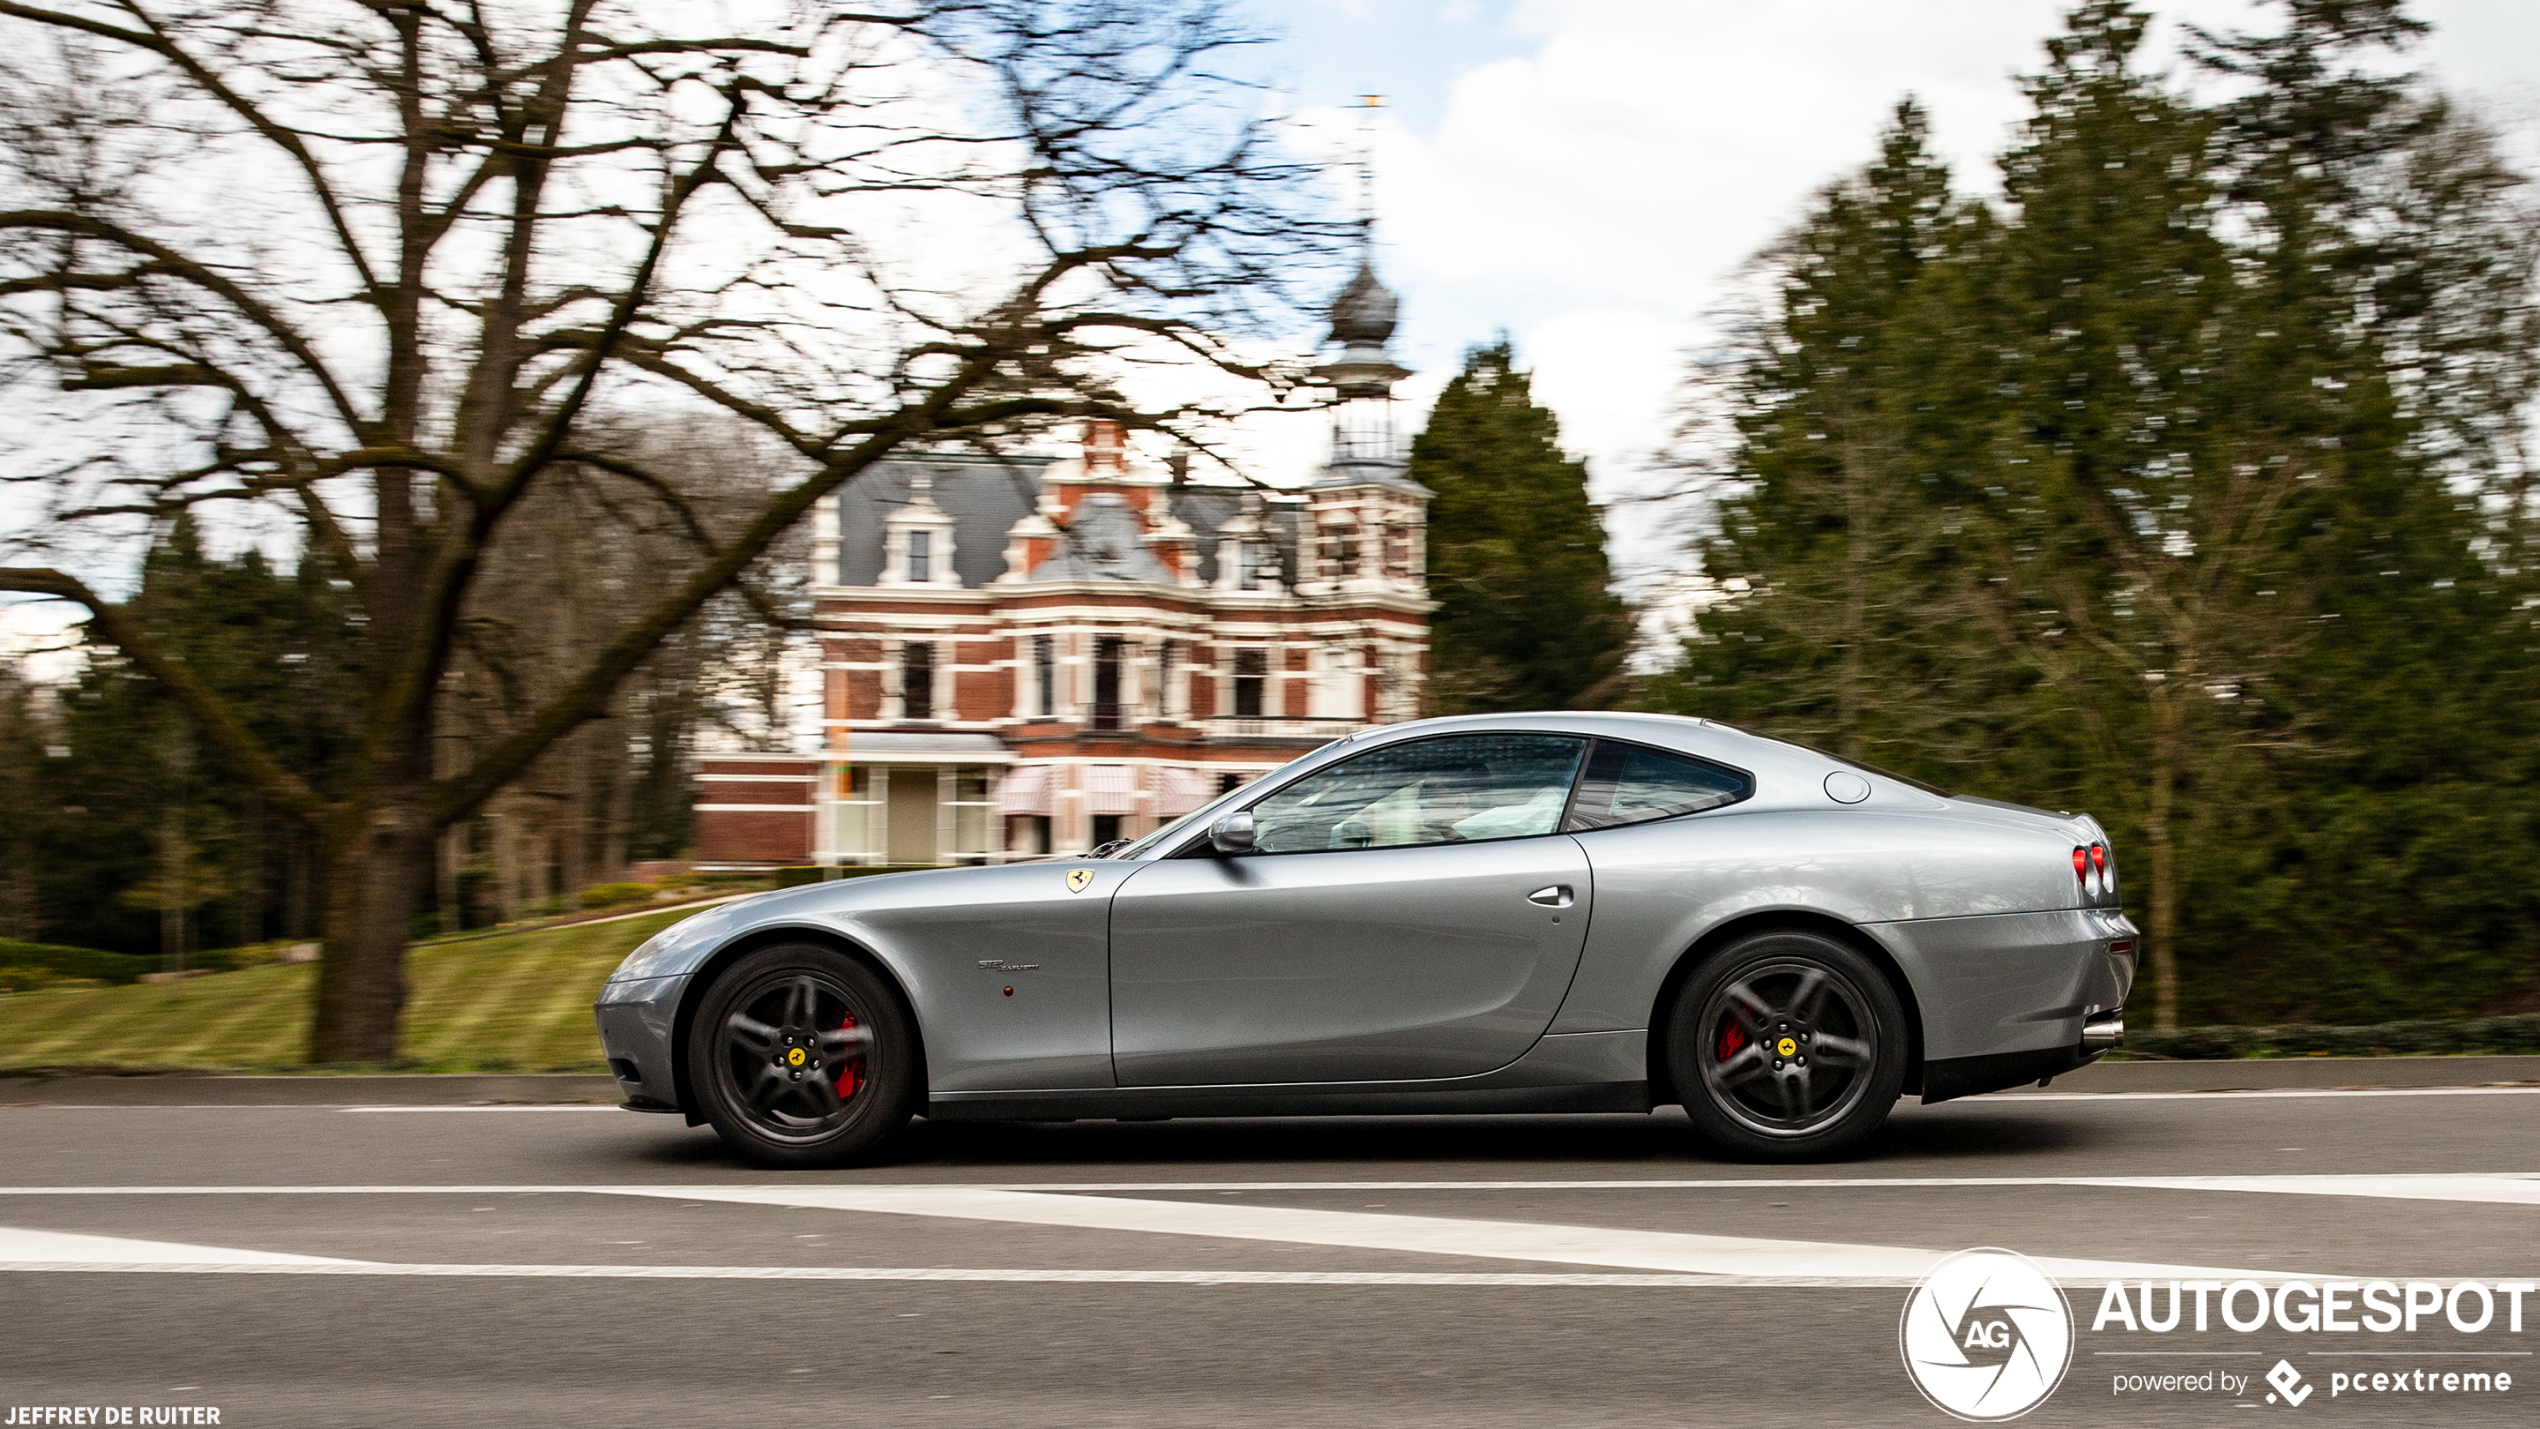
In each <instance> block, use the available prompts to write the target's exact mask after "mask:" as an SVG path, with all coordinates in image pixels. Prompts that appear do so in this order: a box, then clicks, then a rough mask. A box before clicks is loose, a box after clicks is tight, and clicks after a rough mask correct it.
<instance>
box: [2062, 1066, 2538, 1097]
mask: <svg viewBox="0 0 2540 1429" xmlns="http://www.w3.org/2000/svg"><path fill="white" fill-rule="evenodd" d="M2499 1083H2535V1084H2540V1057H2238V1058H2231V1059H2229V1060H2223V1061H2210V1062H2201V1061H2200V1062H2186V1061H2179V1062H2094V1063H2092V1064H2091V1065H2089V1066H2087V1067H2084V1068H2082V1069H2081V1070H2080V1071H2077V1072H2066V1073H2065V1074H2064V1075H2062V1076H2060V1077H2057V1078H2056V1079H2055V1082H2054V1085H2052V1086H2050V1087H2046V1088H2044V1089H2043V1090H2046V1091H2050V1092H2068V1093H2069V1092H2100V1093H2113V1092H2253V1091H2254V1092H2266V1091H2327V1090H2336V1089H2340V1088H2348V1087H2353V1088H2407V1087H2484V1086H2494V1085H2497V1084H2499ZM2020 1090H2021V1091H2030V1092H2033V1091H2038V1090H2040V1088H2038V1087H2035V1086H2029V1087H2023V1088H2021V1089H2020ZM2014 1095H2016V1093H2014Z"/></svg>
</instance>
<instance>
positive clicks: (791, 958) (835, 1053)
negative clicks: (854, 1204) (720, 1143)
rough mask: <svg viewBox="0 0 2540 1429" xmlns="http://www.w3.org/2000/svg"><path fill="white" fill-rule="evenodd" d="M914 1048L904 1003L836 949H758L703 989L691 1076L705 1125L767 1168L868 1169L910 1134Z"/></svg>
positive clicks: (691, 1038)
mask: <svg viewBox="0 0 2540 1429" xmlns="http://www.w3.org/2000/svg"><path fill="white" fill-rule="evenodd" d="M916 1067H917V1039H916V1036H915V1035H914V1033H913V1032H912V1031H911V1029H910V1021H909V1017H908V1014H907V1012H906V1011H905V1010H903V1009H902V1007H901V1005H900V1000H899V997H898V995H897V994H896V993H895V992H893V990H892V989H891V988H890V986H889V985H888V984H886V983H884V982H883V980H882V979H881V978H880V977H879V976H877V975H876V974H875V973H874V972H873V971H872V970H871V969H870V968H868V967H866V966H865V965H864V964H863V963H861V962H858V961H856V960H855V959H854V958H851V957H848V956H847V955H846V954H844V953H841V952H838V951H836V950H835V949H832V948H824V947H820V946H817V945H813V944H802V943H795V944H786V945H782V946H778V947H771V948H761V949H759V950H758V951H756V952H753V953H750V954H748V955H747V956H745V957H743V958H742V959H741V960H740V961H738V962H736V963H734V964H732V965H731V966H730V967H728V968H725V969H724V970H723V972H722V973H721V975H720V976H718V977H716V979H715V980H714V983H713V985H712V986H710V987H708V988H707V989H706V994H705V1000H704V1001H703V1002H701V1003H700V1004H699V1005H698V1007H697V1015H696V1019H695V1021H694V1022H693V1023H691V1024H690V1026H689V1030H688V1069H689V1075H690V1076H691V1077H692V1078H694V1080H695V1084H696V1089H697V1099H698V1101H699V1102H700V1103H701V1104H702V1107H703V1110H704V1111H705V1114H706V1119H707V1120H708V1121H710V1122H712V1123H713V1124H714V1129H715V1130H716V1131H717V1132H718V1133H720V1134H721V1135H722V1137H723V1139H724V1141H725V1142H727V1143H729V1144H730V1145H731V1146H732V1147H733V1148H734V1149H735V1150H738V1151H739V1152H741V1153H742V1154H743V1155H745V1156H748V1157H749V1158H750V1159H752V1160H754V1161H757V1162H759V1163H761V1164H763V1165H768V1166H784V1167H818V1166H841V1165H845V1164H847V1163H849V1162H852V1161H858V1160H867V1159H870V1158H872V1157H873V1156H874V1155H875V1154H876V1153H877V1152H878V1151H880V1150H881V1148H882V1147H883V1145H884V1144H885V1143H887V1142H888V1141H889V1140H890V1139H891V1137H892V1136H894V1135H896V1134H897V1133H898V1132H899V1131H901V1130H902V1129H903V1128H905V1127H906V1126H907V1125H908V1120H909V1114H910V1107H911V1106H912V1104H913V1101H914V1093H915V1085H916Z"/></svg>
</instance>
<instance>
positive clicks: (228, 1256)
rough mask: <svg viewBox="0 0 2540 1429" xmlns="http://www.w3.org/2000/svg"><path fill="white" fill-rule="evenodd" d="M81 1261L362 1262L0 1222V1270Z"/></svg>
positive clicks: (283, 1264) (286, 1264) (295, 1264)
mask: <svg viewBox="0 0 2540 1429" xmlns="http://www.w3.org/2000/svg"><path fill="white" fill-rule="evenodd" d="M64 1261H78V1262H84V1263H87V1264H92V1265H164V1264H168V1263H171V1262H181V1263H185V1264H191V1265H217V1266H249V1265H253V1266H281V1267H285V1268H292V1267H306V1266H312V1265H316V1266H347V1265H352V1266H357V1265H360V1264H362V1263H363V1262H361V1261H358V1260H336V1259H333V1258H331V1257H328V1256H322V1255H284V1254H282V1253H280V1252H278V1251H270V1250H231V1249H229V1248H227V1247H225V1246H217V1245H178V1244H174V1243H172V1242H168V1241H159V1240H122V1239H118V1238H117V1237H114V1236H103V1235H72V1234H70V1233H68V1232H65V1231H34V1230H20V1229H18V1228H16V1227H14V1226H0V1269H16V1268H19V1267H22V1266H24V1265H27V1264H39V1265H42V1264H58V1263H60V1262H64Z"/></svg>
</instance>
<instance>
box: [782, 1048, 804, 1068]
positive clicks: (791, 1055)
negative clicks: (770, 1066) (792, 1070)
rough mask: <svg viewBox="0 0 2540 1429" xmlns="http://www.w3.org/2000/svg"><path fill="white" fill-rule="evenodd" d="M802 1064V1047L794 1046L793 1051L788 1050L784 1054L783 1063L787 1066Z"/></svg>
mask: <svg viewBox="0 0 2540 1429" xmlns="http://www.w3.org/2000/svg"><path fill="white" fill-rule="evenodd" d="M802 1064H803V1049H802V1048H800V1047H797V1048H795V1049H794V1050H793V1051H791V1052H788V1053H786V1054H785V1065H787V1066H789V1067H799V1066H801V1065H802Z"/></svg>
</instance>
